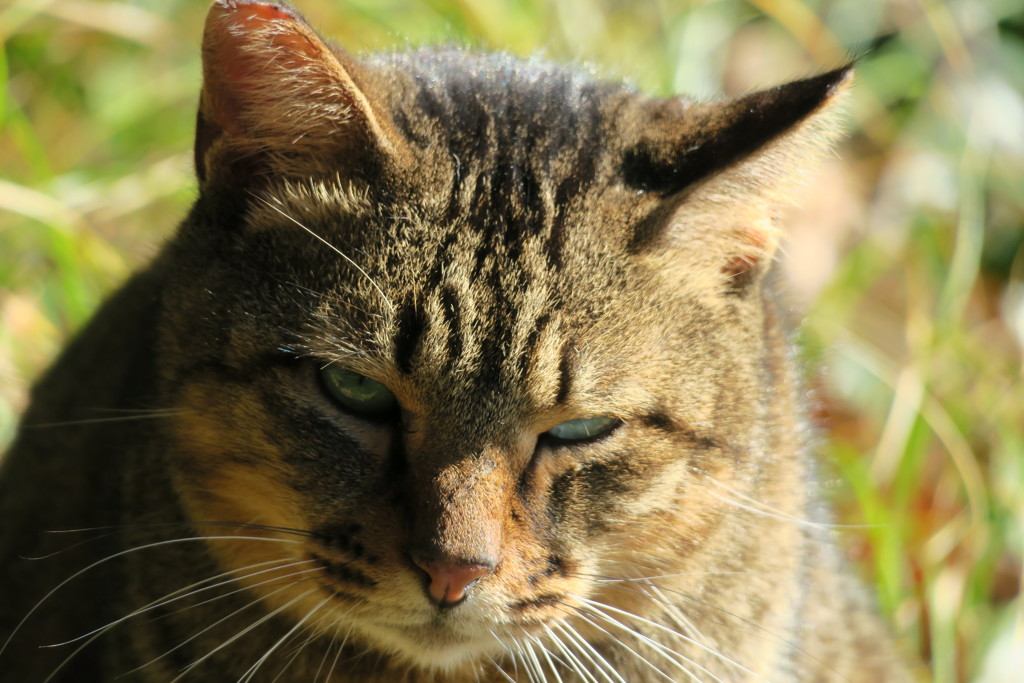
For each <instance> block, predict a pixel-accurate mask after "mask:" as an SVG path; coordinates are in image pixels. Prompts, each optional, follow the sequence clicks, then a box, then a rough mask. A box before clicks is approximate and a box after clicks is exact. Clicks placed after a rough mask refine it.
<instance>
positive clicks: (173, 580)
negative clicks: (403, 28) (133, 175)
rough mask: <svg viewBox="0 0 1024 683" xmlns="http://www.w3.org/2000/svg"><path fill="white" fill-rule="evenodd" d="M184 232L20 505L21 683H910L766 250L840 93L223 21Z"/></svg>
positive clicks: (75, 376) (53, 372) (207, 83)
mask: <svg viewBox="0 0 1024 683" xmlns="http://www.w3.org/2000/svg"><path fill="white" fill-rule="evenodd" d="M202 50H203V60H204V65H203V89H202V92H201V97H200V105H199V112H198V117H197V126H196V140H195V167H196V174H197V177H198V184H199V196H198V199H197V201H196V203H195V205H194V207H193V208H192V210H191V212H190V213H189V215H188V216H187V218H186V219H185V220H184V222H183V223H182V225H181V226H180V229H179V231H178V233H177V235H176V236H175V237H174V238H173V239H172V240H171V241H170V243H169V244H168V245H167V246H166V247H165V248H164V250H163V251H162V252H161V253H160V254H159V255H158V256H157V257H156V258H155V259H154V260H153V262H152V263H151V264H150V265H148V266H147V267H146V268H145V269H143V270H142V271H141V272H139V273H138V274H136V275H135V276H134V277H132V278H131V279H130V281H129V282H128V283H127V284H125V285H124V286H123V287H122V289H121V290H120V291H118V292H117V293H116V294H114V295H113V297H112V298H110V300H109V301H107V303H106V304H105V305H104V306H103V307H102V308H101V310H100V311H99V312H98V313H97V314H96V316H95V318H94V319H93V320H92V321H91V323H90V324H89V325H88V326H87V327H86V328H85V329H84V330H83V331H82V332H81V333H80V334H79V335H78V336H77V338H76V339H75V340H74V341H73V342H72V343H71V344H70V346H69V347H68V349H67V350H66V351H65V353H64V354H63V355H62V356H61V357H60V358H59V359H58V361H57V362H56V364H55V365H54V366H53V368H52V369H50V371H49V372H48V373H47V374H46V375H45V376H44V377H43V378H42V379H41V380H40V381H39V382H38V384H37V385H36V387H35V389H34V393H33V399H32V404H31V407H30V408H29V410H28V411H27V413H26V415H25V416H24V419H23V422H22V426H21V428H20V431H19V434H18V436H17V439H16V441H15V443H14V445H13V447H12V448H11V450H10V452H9V453H8V454H7V456H6V457H5V459H4V462H3V465H2V468H3V469H2V471H0V506H2V508H0V509H2V514H3V519H4V520H5V522H4V525H3V527H2V529H0V567H2V568H3V572H4V576H5V577H6V578H5V584H4V589H3V600H2V602H0V643H2V645H0V647H2V651H0V679H2V680H3V681H18V682H36V681H74V682H75V683H82V682H85V683H89V682H98V681H104V682H106V681H114V680H117V681H145V682H152V681H160V682H163V683H166V682H168V681H179V680H182V681H193V680H194V681H234V680H237V681H254V680H266V681H271V680H273V681H303V682H306V683H309V682H314V681H366V682H385V681H388V682H390V681H422V682H426V681H436V682H442V681H444V682H450V683H462V682H466V681H518V682H524V683H525V682H532V683H538V682H540V681H564V682H566V683H568V682H569V681H580V682H586V681H589V682H591V683H597V682H599V681H602V682H608V683H612V682H619V683H622V682H624V681H629V682H636V681H657V680H671V681H746V680H754V679H758V678H761V679H765V680H772V681H825V680H837V681H900V680H909V678H910V673H909V670H908V667H907V665H906V664H904V663H903V661H902V657H901V656H900V655H899V653H898V652H897V648H896V647H895V646H894V645H893V640H892V637H891V635H890V634H889V632H888V629H887V627H886V626H885V625H884V623H883V621H882V620H881V618H880V617H879V616H878V614H877V613H876V610H875V608H874V607H873V605H872V601H871V598H870V597H869V595H868V593H867V591H866V589H865V588H864V587H862V586H861V585H860V584H859V583H858V581H857V580H856V579H855V578H853V576H852V574H851V572H850V570H849V569H848V568H847V567H845V566H844V563H843V561H842V560H841V556H840V553H839V552H838V551H837V549H836V548H835V546H834V541H833V539H832V534H831V530H830V529H831V528H830V526H829V519H830V518H829V513H828V511H827V508H826V506H825V505H824V504H823V502H822V501H821V500H820V499H819V496H818V494H817V490H816V489H817V488H818V486H817V478H816V477H817V475H816V469H815V467H816V466H815V463H814V456H813V453H812V452H811V447H810V442H811V441H812V438H811V435H810V430H809V428H808V426H807V422H806V419H805V416H804V413H805V409H804V406H803V398H802V393H803V392H802V389H801V386H800V382H799V379H798V377H797V371H796V368H795V364H794V362H793V357H792V356H793V352H792V345H791V341H790V334H789V329H790V326H789V324H788V321H787V316H788V313H787V308H786V306H785V303H784V301H783V300H782V295H781V294H780V285H779V284H778V279H779V277H778V274H777V268H776V267H775V266H774V265H773V263H774V258H773V255H774V252H775V250H776V246H777V244H778V242H779V239H780V227H779V225H778V218H777V216H778V214H779V212H780V211H781V210H782V208H783V207H785V206H786V205H787V204H788V203H789V201H790V200H789V197H790V196H791V194H792V191H793V189H794V187H795V186H796V185H797V184H799V183H800V182H801V180H802V178H803V177H804V176H805V175H806V174H807V169H809V168H811V165H812V163H813V161H814V159H815V157H817V156H819V155H820V154H821V153H822V152H824V151H825V150H827V149H828V148H829V146H830V145H831V144H832V143H833V141H834V140H835V139H836V137H837V136H838V134H839V133H838V129H839V127H840V125H839V119H840V115H839V108H840V107H839V102H840V101H841V99H842V93H843V92H844V91H845V90H846V89H847V88H848V85H849V83H850V80H851V67H850V66H844V67H842V68H839V69H836V70H834V71H830V72H828V73H823V74H820V75H817V76H814V77H811V78H807V79H803V80H798V81H794V82H790V83H787V84H785V85H781V86H778V87H776V88H772V89H769V90H765V91H763V92H757V93H754V94H750V95H746V96H742V97H739V98H736V99H731V100H726V101H719V102H708V103H700V102H694V101H690V100H687V99H685V98H682V97H671V98H664V99H659V98H651V97H646V96H644V95H642V94H639V93H638V92H636V91H634V90H633V89H631V88H629V87H627V86H625V85H622V84H617V83H609V82H601V81H595V80H592V79H591V78H589V77H585V76H582V75H580V74H578V73H576V72H574V71H572V70H569V69H565V68H561V67H557V66H553V65H550V64H547V63H544V62H541V61H537V60H520V59H516V58H513V57H509V56H503V55H493V54H479V53H474V52H468V51H463V50H459V49H433V50H420V51H409V52H403V53H396V54H384V55H376V56H369V57H366V58H363V59H360V60H356V59H354V58H353V57H351V56H349V55H348V54H346V53H345V52H343V51H342V50H340V49H338V48H336V47H333V46H330V45H329V44H328V43H326V42H325V41H324V40H323V39H322V38H321V37H319V36H318V35H317V34H316V33H315V32H314V31H313V30H312V29H311V28H310V27H309V26H308V24H307V23H306V22H305V21H304V20H303V19H302V18H301V17H300V16H299V15H298V14H297V12H296V11H295V10H293V9H291V8H290V7H288V6H285V5H282V4H267V3H263V2H255V1H244V0H220V1H219V2H215V3H214V4H213V6H212V8H211V9H210V12H209V16H208V19H207V23H206V28H205V34H204V38H203V47H202Z"/></svg>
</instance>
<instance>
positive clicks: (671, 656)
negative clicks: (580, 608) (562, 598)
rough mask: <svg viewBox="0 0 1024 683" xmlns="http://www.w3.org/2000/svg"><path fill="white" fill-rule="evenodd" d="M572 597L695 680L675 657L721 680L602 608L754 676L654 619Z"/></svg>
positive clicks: (701, 644) (717, 653) (721, 655)
mask: <svg viewBox="0 0 1024 683" xmlns="http://www.w3.org/2000/svg"><path fill="white" fill-rule="evenodd" d="M572 597H575V598H576V599H577V600H580V601H581V602H583V603H584V604H586V605H587V606H588V607H589V608H590V610H591V614H593V615H594V616H596V617H598V618H600V619H602V620H604V621H605V622H606V623H608V624H610V625H611V626H615V627H616V628H620V629H622V630H624V631H626V632H627V633H631V634H633V635H634V636H635V637H636V638H638V639H640V640H641V641H643V642H644V643H646V644H647V645H650V646H651V647H653V648H654V649H655V650H657V651H658V652H659V653H661V654H662V655H665V658H666V659H667V660H668V661H669V662H670V663H672V664H674V665H676V667H677V668H679V669H680V670H682V671H683V672H684V673H686V674H687V675H688V676H690V677H691V678H694V679H695V680H699V679H697V678H696V676H694V675H693V673H692V672H691V671H689V670H687V669H686V668H685V667H683V666H682V665H681V664H680V663H679V662H678V661H677V660H676V658H677V657H678V658H679V659H681V660H683V661H684V662H686V663H687V664H691V665H693V666H695V667H697V668H698V669H700V670H701V671H703V672H704V673H706V674H707V675H709V676H711V678H712V679H714V680H716V681H721V679H720V678H719V677H718V676H716V675H715V674H713V673H712V672H711V671H709V670H708V669H706V668H705V667H703V666H701V665H700V664H698V663H697V662H695V661H694V660H692V659H690V658H689V657H686V656H685V655H682V654H680V653H678V652H675V651H673V650H671V649H669V648H668V647H666V646H665V645H664V644H662V643H659V642H658V641H656V640H654V639H653V638H650V637H648V636H645V635H644V634H642V633H640V632H638V631H637V630H635V629H632V628H630V627H628V626H626V625H625V624H623V623H622V622H620V621H619V620H618V619H615V618H613V617H611V616H609V615H607V614H605V613H604V612H603V610H605V609H607V610H609V611H610V612H613V613H616V614H619V615H621V616H624V617H626V618H627V619H635V620H636V621H638V622H640V623H642V624H646V625H648V626H651V627H653V628H655V629H658V630H660V631H663V632H665V633H667V634H669V635H672V636H674V637H675V638H678V639H680V640H683V641H686V642H688V643H691V644H693V645H696V646H697V647H699V648H701V649H702V650H704V651H705V652H708V653H709V654H711V655H713V656H715V657H718V658H720V659H722V660H723V661H725V662H726V663H729V664H733V665H735V666H737V667H739V668H741V669H743V670H744V671H746V672H748V673H750V674H752V675H754V676H756V675H757V674H755V673H754V672H753V671H750V669H747V668H746V667H744V666H742V665H741V664H738V663H736V662H733V661H732V660H731V659H729V658H728V657H726V656H725V655H723V654H722V653H720V652H717V651H715V650H714V649H712V648H709V647H707V646H706V645H704V644H703V643H700V642H697V641H695V640H694V639H693V638H689V637H687V636H685V635H683V634H682V633H679V632H678V631H675V630H673V629H670V628H668V627H667V626H664V625H662V624H659V623H657V622H655V621H651V620H650V619H646V618H644V617H641V616H639V615H637V614H632V613H630V612H626V611H624V610H620V609H618V608H616V607H612V606H611V605H606V604H602V603H599V602H596V601H594V600H588V599H587V598H581V597H579V596H572Z"/></svg>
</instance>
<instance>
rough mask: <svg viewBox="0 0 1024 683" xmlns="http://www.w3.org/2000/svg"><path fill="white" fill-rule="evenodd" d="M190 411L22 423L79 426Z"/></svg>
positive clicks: (26, 426)
mask: <svg viewBox="0 0 1024 683" xmlns="http://www.w3.org/2000/svg"><path fill="white" fill-rule="evenodd" d="M187 412H190V411H187V410H175V411H168V412H162V413H147V414H145V415H118V416H115V417H87V418H83V419H80V420H62V421H60V422H35V423H28V424H24V425H22V427H23V428H24V429H50V428H52V427H80V426H83V425H92V424H103V423H107V422H133V421H138V420H157V419H161V418H165V417H175V416H177V415H184V414H185V413H187Z"/></svg>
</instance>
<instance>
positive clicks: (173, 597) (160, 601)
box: [42, 560, 314, 648]
mask: <svg viewBox="0 0 1024 683" xmlns="http://www.w3.org/2000/svg"><path fill="white" fill-rule="evenodd" d="M287 561H288V560H269V561H267V562H258V563H256V564H251V565H249V566H248V567H243V568H240V569H232V570H229V571H226V572H222V573H220V574H217V575H215V576H211V577H210V578H207V579H203V580H202V581H196V582H195V583H193V584H191V585H188V586H185V587H184V588H179V589H178V590H176V591H172V592H171V593H168V594H166V595H164V596H162V597H160V598H157V599H156V600H153V601H152V602H150V603H148V604H146V605H144V606H143V607H140V608H138V609H136V610H134V611H133V612H131V613H129V614H127V615H125V616H123V617H120V618H118V619H115V620H114V621H111V622H110V623H108V624H106V625H104V626H100V627H99V628H95V629H93V630H92V631H89V632H88V633H83V634H82V635H80V636H76V637H74V638H72V639H70V640H65V641H63V642H60V643H50V644H48V645H43V646H42V647H44V648H55V647H62V646H64V645H70V644H71V643H75V642H78V641H79V640H82V639H83V638H88V637H89V636H91V635H93V634H94V633H98V632H100V631H106V630H108V629H110V628H113V627H114V626H117V625H118V624H120V623H123V622H125V621H128V620H129V619H131V618H133V617H137V616H139V615H140V614H145V613H146V612H149V611H151V610H154V609H159V608H160V607H164V606H165V605H169V604H171V603H173V602H177V601H178V600H184V599H185V598H188V597H190V596H193V595H196V594H198V593H202V592H203V591H208V590H212V589H214V588H219V587H221V586H224V585H227V584H231V583H235V582H236V581H238V580H239V579H248V578H251V577H253V576H258V575H259V574H263V573H265V572H270V571H275V570H276V569H285V568H287V567H290V566H294V565H296V564H307V563H309V562H313V561H314V560H302V561H299V562H292V563H291V564H285V565H282V566H280V567H271V568H270V569H264V570H261V571H258V572H253V573H252V574H247V575H245V576H239V577H236V578H234V579H231V580H229V581H221V582H220V583H215V584H213V585H210V586H206V587H205V588H198V589H196V587H197V586H202V585H203V584H205V583H209V582H211V581H217V580H218V579H222V578H224V577H226V576H231V575H232V574H235V573H237V572H240V571H248V570H250V569H255V568H256V567H261V566H265V565H268V564H276V563H279V562H287ZM275 580H276V577H275ZM256 585H259V584H256ZM193 589H195V590H193ZM243 590H244V589H243ZM179 593H180V595H179ZM227 595H230V593H227V594H225V596H221V597H226V596H227Z"/></svg>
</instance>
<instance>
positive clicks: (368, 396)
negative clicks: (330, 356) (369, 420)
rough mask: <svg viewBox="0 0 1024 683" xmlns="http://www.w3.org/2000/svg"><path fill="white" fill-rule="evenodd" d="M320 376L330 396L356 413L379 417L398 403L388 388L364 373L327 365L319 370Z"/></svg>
mask: <svg viewBox="0 0 1024 683" xmlns="http://www.w3.org/2000/svg"><path fill="white" fill-rule="evenodd" d="M320 376H321V377H323V380H324V386H326V387H327V391H328V393H330V395H331V397H333V398H334V400H335V401H337V402H338V403H340V404H341V406H342V407H343V408H346V409H347V410H349V411H351V412H353V413H356V414H357V415H363V416H366V417H380V416H382V415H385V414H387V413H390V412H391V411H392V410H394V408H395V406H397V405H398V399H396V398H395V395H394V394H392V393H391V390H390V389H388V388H387V387H386V386H384V385H383V384H381V383H380V382H377V381H375V380H372V379H370V378H369V377H367V376H366V375H360V374H359V373H357V372H352V371H351V370H346V369H345V368H340V367H337V366H334V365H329V366H327V367H326V368H324V369H323V370H321V371H320Z"/></svg>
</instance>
